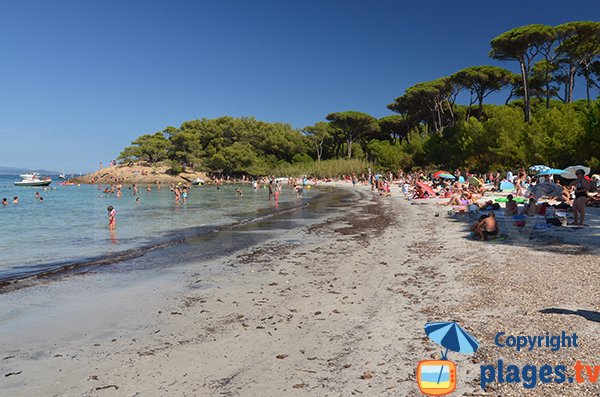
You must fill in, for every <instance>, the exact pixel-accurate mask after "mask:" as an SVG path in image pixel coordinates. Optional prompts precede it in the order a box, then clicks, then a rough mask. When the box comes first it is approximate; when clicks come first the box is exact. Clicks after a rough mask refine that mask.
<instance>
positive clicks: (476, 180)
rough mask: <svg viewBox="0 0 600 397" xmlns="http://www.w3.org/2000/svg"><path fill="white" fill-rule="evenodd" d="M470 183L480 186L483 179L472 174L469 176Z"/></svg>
mask: <svg viewBox="0 0 600 397" xmlns="http://www.w3.org/2000/svg"><path fill="white" fill-rule="evenodd" d="M469 185H473V186H476V187H479V185H481V181H480V180H479V179H477V178H475V177H474V176H470V177H469Z"/></svg>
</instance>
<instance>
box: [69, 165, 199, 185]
mask: <svg viewBox="0 0 600 397" xmlns="http://www.w3.org/2000/svg"><path fill="white" fill-rule="evenodd" d="M168 170H169V167H167V166H165V165H155V166H149V165H146V164H144V163H141V162H137V163H134V164H131V165H125V164H120V165H116V166H111V167H104V168H101V169H99V170H97V171H95V172H91V173H89V174H85V175H82V176H78V177H76V178H73V179H72V182H75V183H86V184H96V183H101V184H110V183H117V182H119V183H128V184H131V183H140V184H152V183H156V182H157V181H158V182H160V183H162V184H171V183H180V182H181V183H191V181H193V180H194V179H196V178H201V179H203V180H205V181H208V179H209V178H208V176H207V175H206V174H205V173H203V172H195V171H185V172H182V173H180V174H178V175H173V174H171V173H169V172H168Z"/></svg>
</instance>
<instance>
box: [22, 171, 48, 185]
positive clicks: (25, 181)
mask: <svg viewBox="0 0 600 397" xmlns="http://www.w3.org/2000/svg"><path fill="white" fill-rule="evenodd" d="M19 176H20V177H21V180H20V181H15V186H48V185H49V184H51V183H52V179H51V178H50V177H49V176H45V177H40V176H39V175H38V174H36V173H35V172H32V173H30V174H22V175H19Z"/></svg>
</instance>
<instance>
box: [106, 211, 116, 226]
mask: <svg viewBox="0 0 600 397" xmlns="http://www.w3.org/2000/svg"><path fill="white" fill-rule="evenodd" d="M106 210H107V211H108V228H109V229H110V230H115V227H116V226H117V219H116V216H117V211H115V209H114V207H113V206H112V205H109V206H108V207H106Z"/></svg>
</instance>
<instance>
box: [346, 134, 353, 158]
mask: <svg viewBox="0 0 600 397" xmlns="http://www.w3.org/2000/svg"><path fill="white" fill-rule="evenodd" d="M346 145H348V159H351V158H352V139H350V138H346Z"/></svg>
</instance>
